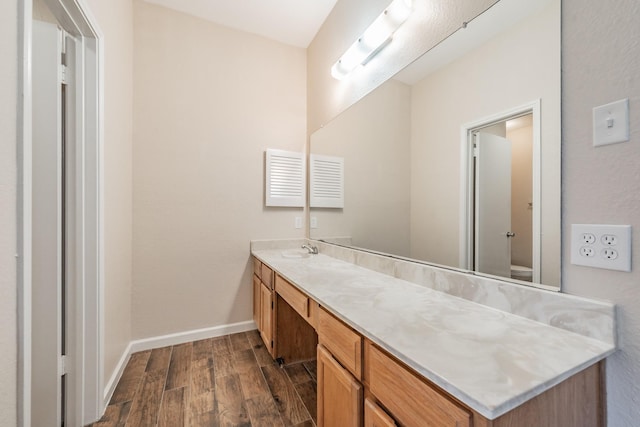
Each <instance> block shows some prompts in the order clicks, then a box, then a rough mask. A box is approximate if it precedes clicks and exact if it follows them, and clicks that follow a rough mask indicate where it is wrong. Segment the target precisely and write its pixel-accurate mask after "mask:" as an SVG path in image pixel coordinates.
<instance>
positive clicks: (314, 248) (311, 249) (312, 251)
mask: <svg viewBox="0 0 640 427" xmlns="http://www.w3.org/2000/svg"><path fill="white" fill-rule="evenodd" d="M302 249H306V250H307V251H309V253H310V254H317V253H318V247H317V246H309V245H302Z"/></svg>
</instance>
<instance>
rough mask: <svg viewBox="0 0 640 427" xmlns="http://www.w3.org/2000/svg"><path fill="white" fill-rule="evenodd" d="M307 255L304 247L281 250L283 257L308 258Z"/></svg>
mask: <svg viewBox="0 0 640 427" xmlns="http://www.w3.org/2000/svg"><path fill="white" fill-rule="evenodd" d="M309 255H310V254H309V252H307V250H306V249H289V250H286V251H282V257H283V258H309Z"/></svg>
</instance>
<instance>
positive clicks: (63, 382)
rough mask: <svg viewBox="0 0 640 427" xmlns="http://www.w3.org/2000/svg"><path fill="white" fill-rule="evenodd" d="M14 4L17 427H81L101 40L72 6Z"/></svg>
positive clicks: (97, 325) (94, 323) (93, 330)
mask: <svg viewBox="0 0 640 427" xmlns="http://www.w3.org/2000/svg"><path fill="white" fill-rule="evenodd" d="M19 7H20V9H19V10H20V14H19V23H20V29H21V32H20V33H21V34H20V37H21V49H20V55H21V61H19V63H20V66H21V69H20V71H19V76H20V82H19V86H20V90H21V93H22V97H21V98H20V105H19V130H20V134H19V144H18V147H19V149H18V155H19V159H18V167H19V180H20V185H19V189H18V207H19V214H18V218H19V225H18V228H19V233H18V271H19V273H18V276H19V278H18V280H19V287H18V289H19V294H18V298H19V332H18V333H19V347H18V351H19V360H20V361H21V363H20V364H19V366H18V372H19V374H18V387H19V389H18V422H19V425H20V426H31V425H33V426H38V425H51V426H55V425H58V426H61V425H62V426H81V425H86V424H88V423H90V422H92V421H94V420H95V419H97V418H98V416H99V414H100V413H101V412H102V410H103V408H104V402H103V400H104V396H103V378H102V376H103V374H102V371H101V366H102V325H101V315H102V304H101V300H102V298H101V294H102V265H103V259H102V256H103V255H102V252H103V251H102V247H103V243H102V241H103V238H102V225H101V224H102V204H103V202H102V200H103V196H102V179H101V157H102V154H101V152H102V149H101V144H102V137H101V118H100V117H101V110H102V107H101V104H100V103H101V100H102V90H101V86H102V85H101V50H102V48H101V38H102V37H101V34H100V33H99V31H98V30H97V28H96V27H95V25H94V24H93V23H92V22H91V20H90V19H89V18H88V17H89V16H90V15H89V14H88V13H87V12H88V11H87V10H86V8H85V7H84V5H83V2H82V1H76V0H55V1H54V0H21V1H19ZM34 9H36V10H37V11H42V10H44V9H46V10H47V17H46V19H44V20H35V19H34Z"/></svg>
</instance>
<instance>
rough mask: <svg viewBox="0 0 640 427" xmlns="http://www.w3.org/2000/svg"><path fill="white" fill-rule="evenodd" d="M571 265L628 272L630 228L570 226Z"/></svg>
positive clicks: (592, 225)
mask: <svg viewBox="0 0 640 427" xmlns="http://www.w3.org/2000/svg"><path fill="white" fill-rule="evenodd" d="M571 264H576V265H584V266H587V267H595V268H606V269H609V270H620V271H631V226H630V225H601V224H572V225H571Z"/></svg>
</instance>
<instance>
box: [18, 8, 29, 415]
mask: <svg viewBox="0 0 640 427" xmlns="http://www.w3.org/2000/svg"><path fill="white" fill-rule="evenodd" d="M18 7H19V12H18V32H19V37H20V41H19V46H20V51H19V57H18V58H19V59H18V63H19V66H20V70H19V73H18V88H19V90H20V91H21V93H20V94H19V96H18V126H17V128H18V141H17V142H18V144H17V145H18V147H17V148H18V156H17V157H18V209H17V211H18V212H17V214H18V242H17V243H18V244H17V252H18V263H17V264H18V265H17V273H18V277H17V279H18V280H17V282H18V289H17V293H18V396H17V397H18V408H17V421H18V425H19V426H23V427H30V426H31V316H32V306H31V237H32V236H31V225H32V224H31V222H32V220H31V213H32V206H31V200H32V195H31V188H32V185H31V170H32V165H31V159H32V150H31V140H32V135H31V134H32V120H31V118H32V117H31V109H32V101H31V46H32V42H31V38H32V16H33V2H32V1H31V0H20V1H19V2H18Z"/></svg>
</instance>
